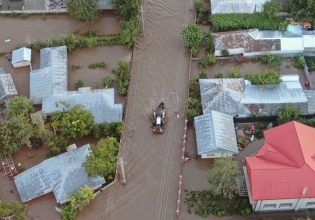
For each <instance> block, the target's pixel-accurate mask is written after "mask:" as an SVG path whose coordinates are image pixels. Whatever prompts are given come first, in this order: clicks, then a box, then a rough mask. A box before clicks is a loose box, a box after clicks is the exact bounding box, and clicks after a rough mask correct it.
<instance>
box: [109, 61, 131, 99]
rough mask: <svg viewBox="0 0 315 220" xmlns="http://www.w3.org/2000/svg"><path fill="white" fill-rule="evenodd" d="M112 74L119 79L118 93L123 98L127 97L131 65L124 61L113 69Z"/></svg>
mask: <svg viewBox="0 0 315 220" xmlns="http://www.w3.org/2000/svg"><path fill="white" fill-rule="evenodd" d="M112 73H113V75H115V76H116V77H117V79H118V93H119V94H120V95H122V96H127V94H128V87H129V80H130V66H129V64H128V63H127V62H124V61H119V62H118V63H117V67H116V69H113V71H112Z"/></svg>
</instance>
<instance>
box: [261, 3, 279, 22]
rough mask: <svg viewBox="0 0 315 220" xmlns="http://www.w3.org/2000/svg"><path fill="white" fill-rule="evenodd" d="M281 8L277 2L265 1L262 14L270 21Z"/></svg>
mask: <svg viewBox="0 0 315 220" xmlns="http://www.w3.org/2000/svg"><path fill="white" fill-rule="evenodd" d="M280 8H281V4H280V2H279V0H271V1H270V2H269V1H267V2H265V4H264V14H265V15H267V16H268V17H269V18H270V19H271V18H274V17H276V16H277V15H278V12H279V10H280Z"/></svg>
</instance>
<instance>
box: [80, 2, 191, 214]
mask: <svg viewBox="0 0 315 220" xmlns="http://www.w3.org/2000/svg"><path fill="white" fill-rule="evenodd" d="M191 9H193V3H192V0H147V1H146V2H145V4H144V34H143V37H141V38H140V39H139V41H138V42H137V43H136V45H135V49H134V57H133V65H132V77H131V84H130V87H129V95H128V107H127V112H126V120H125V128H124V132H123V136H122V149H121V154H122V157H123V158H124V160H125V162H126V164H125V168H126V176H127V184H126V185H121V184H120V183H116V184H115V185H113V186H111V188H109V189H108V190H106V191H104V192H101V193H100V194H99V195H98V196H97V197H96V199H94V200H93V201H92V203H91V204H90V205H89V206H88V207H86V208H85V209H84V211H83V212H80V214H79V216H78V218H77V219H80V220H86V219H93V220H96V219H97V220H99V219H106V220H172V219H176V215H175V210H176V199H177V190H178V188H177V187H178V176H179V174H180V172H181V164H180V157H181V143H182V137H183V134H184V129H183V126H184V117H183V115H184V108H185V101H186V98H187V88H188V71H189V53H188V51H187V49H185V47H184V44H183V42H182V40H181V31H182V29H183V27H184V26H186V24H188V23H190V22H191V21H192V20H193V10H191ZM160 102H164V103H165V106H166V110H167V128H166V131H165V133H164V134H163V135H154V134H152V131H151V114H152V110H153V109H155V108H156V107H157V105H158V104H159V103H160ZM177 111H178V112H179V114H180V118H179V119H178V118H176V113H175V112H177Z"/></svg>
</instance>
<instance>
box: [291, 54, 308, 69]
mask: <svg viewBox="0 0 315 220" xmlns="http://www.w3.org/2000/svg"><path fill="white" fill-rule="evenodd" d="M304 65H305V59H304V57H303V56H297V57H294V60H293V66H294V67H295V68H298V69H304Z"/></svg>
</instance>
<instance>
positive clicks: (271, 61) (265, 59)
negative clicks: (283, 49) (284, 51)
mask: <svg viewBox="0 0 315 220" xmlns="http://www.w3.org/2000/svg"><path fill="white" fill-rule="evenodd" d="M253 60H254V61H258V62H262V63H265V64H268V65H270V66H272V67H278V66H280V65H281V62H282V57H280V56H276V55H273V54H272V53H267V54H266V55H262V56H255V57H253Z"/></svg>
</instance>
